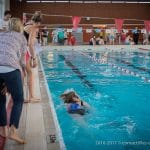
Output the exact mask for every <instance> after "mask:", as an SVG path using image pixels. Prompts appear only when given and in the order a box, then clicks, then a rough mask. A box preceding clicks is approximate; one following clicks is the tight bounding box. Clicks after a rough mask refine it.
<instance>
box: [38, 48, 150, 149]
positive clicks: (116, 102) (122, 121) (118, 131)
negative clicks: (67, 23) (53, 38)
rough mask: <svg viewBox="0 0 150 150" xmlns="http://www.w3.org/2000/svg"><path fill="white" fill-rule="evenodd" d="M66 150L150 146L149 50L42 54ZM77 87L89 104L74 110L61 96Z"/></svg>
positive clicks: (146, 147)
mask: <svg viewBox="0 0 150 150" xmlns="http://www.w3.org/2000/svg"><path fill="white" fill-rule="evenodd" d="M40 59H41V62H42V65H43V69H44V72H45V76H46V80H47V83H48V87H49V91H50V93H51V96H52V101H53V103H54V107H55V111H56V114H57V119H58V122H59V125H60V128H61V131H62V136H63V140H64V143H65V145H66V149H67V150H81V149H85V150H91V149H93V150H99V149H102V150H149V149H150V119H149V116H150V108H149V107H150V53H149V52H145V53H144V52H126V51H121V52H119V51H118V52H116V51H97V52H96V51H95V52H94V51H82V50H81V51H76V50H72V51H59V50H55V51H50V50H45V51H44V52H42V53H41V54H40ZM71 89H73V90H75V91H76V92H77V93H78V95H80V98H81V99H82V100H84V101H86V102H87V103H88V104H89V105H90V106H91V109H90V111H89V113H88V114H86V115H84V116H79V115H78V116H77V115H76V116H72V115H70V114H69V113H68V112H67V110H66V106H65V105H64V103H63V101H62V100H61V98H60V95H61V94H62V93H63V92H64V91H66V90H71Z"/></svg>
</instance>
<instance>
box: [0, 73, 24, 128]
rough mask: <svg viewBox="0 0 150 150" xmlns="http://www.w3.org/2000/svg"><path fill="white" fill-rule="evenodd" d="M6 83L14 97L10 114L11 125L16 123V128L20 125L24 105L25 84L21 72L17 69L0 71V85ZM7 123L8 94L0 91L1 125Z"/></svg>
mask: <svg viewBox="0 0 150 150" xmlns="http://www.w3.org/2000/svg"><path fill="white" fill-rule="evenodd" d="M2 83H5V84H6V86H7V89H8V91H9V93H10V94H11V96H12V99H13V107H12V111H11V116H10V126H11V125H14V126H15V127H16V128H18V126H19V120H20V116H21V112H22V105H23V100H24V98H23V85H22V79H21V73H20V71H19V70H15V71H12V72H8V73H0V86H1V85H2ZM6 125H7V113H6V96H5V95H3V94H2V93H1V91H0V126H6Z"/></svg>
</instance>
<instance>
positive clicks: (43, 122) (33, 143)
mask: <svg viewBox="0 0 150 150" xmlns="http://www.w3.org/2000/svg"><path fill="white" fill-rule="evenodd" d="M34 75H35V80H36V82H35V83H36V84H35V86H34V87H35V93H36V97H37V98H40V99H41V102H40V103H25V104H24V105H23V111H22V116H21V120H20V126H19V134H20V135H21V137H22V138H24V139H25V141H26V144H24V145H21V144H17V143H16V142H15V141H12V140H9V139H6V140H5V139H2V138H1V139H0V150H3V149H4V150H49V149H51V150H59V149H60V144H59V142H58V140H56V141H55V142H53V141H52V140H51V139H50V135H56V138H57V133H56V128H55V123H54V118H53V116H52V112H51V108H50V104H49V98H48V93H47V90H46V86H45V81H44V76H43V72H42V71H41V67H40V65H39V66H38V68H36V69H34ZM26 89H27V87H26V85H25V87H24V93H25V97H27V95H28V92H27V90H26ZM8 107H9V104H8ZM3 147H4V148H3Z"/></svg>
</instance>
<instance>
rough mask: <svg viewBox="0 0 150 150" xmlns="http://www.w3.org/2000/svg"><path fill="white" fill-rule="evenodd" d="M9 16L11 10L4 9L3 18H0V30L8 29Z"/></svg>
mask: <svg viewBox="0 0 150 150" xmlns="http://www.w3.org/2000/svg"><path fill="white" fill-rule="evenodd" d="M10 18H11V12H10V11H9V10H6V11H5V12H4V18H3V19H0V32H1V31H5V30H8V23H9V19H10Z"/></svg>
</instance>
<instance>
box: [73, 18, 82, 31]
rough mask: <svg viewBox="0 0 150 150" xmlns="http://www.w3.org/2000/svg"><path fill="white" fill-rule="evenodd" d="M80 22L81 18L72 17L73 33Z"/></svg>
mask: <svg viewBox="0 0 150 150" xmlns="http://www.w3.org/2000/svg"><path fill="white" fill-rule="evenodd" d="M80 21H81V17H78V16H73V17H72V24H73V30H74V31H76V30H77V28H78V25H79V23H80Z"/></svg>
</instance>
